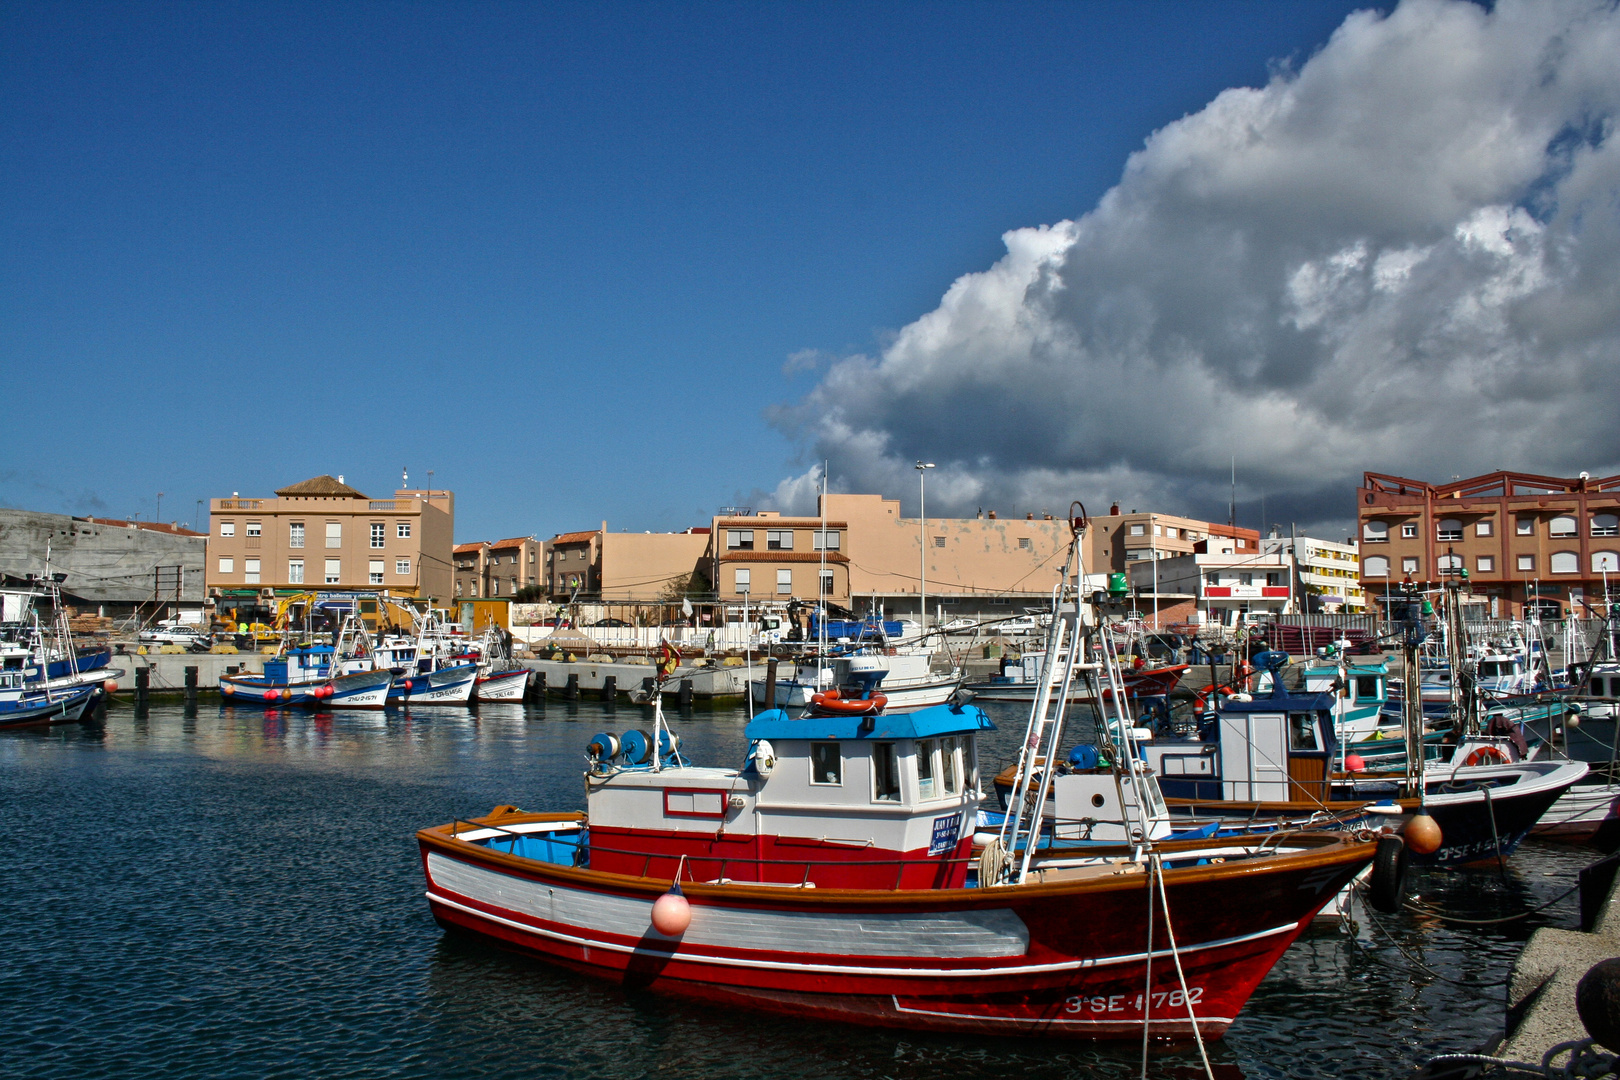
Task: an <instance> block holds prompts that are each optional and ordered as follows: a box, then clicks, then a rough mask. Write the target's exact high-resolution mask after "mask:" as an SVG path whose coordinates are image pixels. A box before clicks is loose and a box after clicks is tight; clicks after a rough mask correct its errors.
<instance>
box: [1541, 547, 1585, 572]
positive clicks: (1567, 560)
mask: <svg viewBox="0 0 1620 1080" xmlns="http://www.w3.org/2000/svg"><path fill="white" fill-rule="evenodd" d="M1548 565H1549V567H1550V568H1551V570H1552V572H1553V573H1555V574H1578V573H1580V570H1581V560H1580V556H1578V555H1576V554H1575V553H1574V552H1573V551H1555V552H1553V557H1552V558H1551V559H1549V560H1548Z"/></svg>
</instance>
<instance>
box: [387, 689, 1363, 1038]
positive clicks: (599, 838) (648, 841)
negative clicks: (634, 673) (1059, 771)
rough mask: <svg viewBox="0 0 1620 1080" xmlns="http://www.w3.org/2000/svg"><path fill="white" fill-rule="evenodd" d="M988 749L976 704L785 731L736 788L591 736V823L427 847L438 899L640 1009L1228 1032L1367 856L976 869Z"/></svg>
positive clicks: (1088, 861) (1000, 855) (1092, 1033)
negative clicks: (603, 981)
mask: <svg viewBox="0 0 1620 1080" xmlns="http://www.w3.org/2000/svg"><path fill="white" fill-rule="evenodd" d="M657 715H658V714H655V716H657ZM989 727H991V724H990V721H989V720H988V719H987V718H986V717H985V715H984V713H983V712H982V711H981V710H979V709H978V708H976V707H974V706H972V705H941V706H936V707H933V708H929V709H924V710H921V711H918V712H913V713H903V714H897V715H879V716H862V717H854V716H829V717H813V718H812V717H807V718H803V719H793V718H790V717H789V716H788V714H787V713H785V712H783V711H781V710H773V711H770V712H767V713H763V714H761V715H760V716H758V717H756V718H755V719H754V720H753V721H752V722H751V723H750V724H749V725H748V728H747V737H748V739H749V740H750V748H749V754H748V758H747V764H746V765H745V766H744V767H743V768H740V769H738V768H709V767H700V766H696V765H693V764H691V763H689V762H688V761H686V760H685V759H684V758H682V757H681V756H680V753H679V741H678V739H675V738H673V737H672V736H670V735H669V733H668V732H667V731H666V730H664V729H663V727H662V724H661V722H660V719H655V726H654V733H653V734H651V735H649V734H648V733H646V732H642V731H631V732H626V733H624V735H623V736H622V737H618V736H613V735H610V734H601V735H597V736H596V737H595V738H594V739H593V740H592V741H591V744H590V746H589V749H588V752H587V758H588V768H587V771H586V774H585V779H586V786H587V810H586V812H585V813H583V814H580V813H526V812H523V811H519V810H517V809H515V808H513V807H510V806H502V807H497V808H496V809H495V810H494V811H492V812H491V813H490V814H488V815H486V816H485V817H482V818H479V819H477V820H475V821H471V822H459V821H458V822H452V823H450V824H446V825H441V826H438V827H435V828H430V829H425V830H423V831H421V832H420V833H418V834H417V839H418V842H419V845H420V849H421V855H422V865H423V870H424V873H425V874H426V878H427V886H428V887H427V897H428V902H429V905H430V906H431V908H432V911H433V914H434V917H435V918H436V919H437V920H438V921H439V923H440V924H441V925H442V926H444V927H445V928H447V929H454V930H458V931H466V932H470V933H472V934H476V935H478V936H480V937H482V938H484V939H487V940H489V941H491V942H493V943H495V944H497V945H499V946H502V947H505V948H508V949H513V950H516V951H519V952H523V953H526V954H529V955H531V956H535V957H538V958H541V959H544V960H547V961H551V962H554V963H557V964H561V965H564V966H566V967H570V968H573V969H576V970H579V971H583V972H587V973H590V974H593V975H598V976H602V977H605V978H608V979H611V980H614V981H616V982H618V983H620V984H622V985H624V986H626V987H633V988H645V989H652V990H657V991H664V992H669V993H674V994H681V995H686V996H690V997H695V998H702V999H707V1000H713V1001H720V1002H725V1003H730V1004H737V1005H743V1006H749V1007H754V1008H760V1009H764V1010H769V1011H774V1012H782V1013H788V1014H792V1015H794V1016H798V1017H819V1018H825V1019H834V1020H844V1021H852V1022H858V1023H866V1024H877V1025H884V1026H893V1027H904V1028H925V1029H934V1030H942V1031H959V1032H979V1033H1035V1034H1048V1035H1063V1036H1078V1037H1084V1038H1106V1037H1121V1036H1130V1037H1135V1038H1140V1037H1141V1035H1142V1029H1143V1025H1144V1023H1148V1024H1150V1025H1151V1029H1152V1031H1153V1032H1154V1033H1158V1034H1161V1035H1166V1036H1171V1035H1177V1034H1181V1035H1186V1034H1189V1033H1190V1032H1191V1031H1192V1029H1193V1024H1194V1023H1196V1025H1197V1028H1198V1031H1199V1032H1200V1034H1203V1035H1219V1034H1220V1033H1221V1032H1223V1031H1225V1030H1226V1028H1227V1027H1228V1026H1229V1025H1230V1024H1231V1023H1232V1021H1233V1019H1234V1018H1235V1017H1236V1016H1237V1014H1238V1012H1239V1010H1240V1009H1241V1008H1242V1007H1243V1004H1244V1002H1245V1001H1246V1000H1247V999H1248V997H1249V994H1250V993H1251V992H1252V991H1253V990H1254V988H1255V986H1256V985H1257V984H1258V983H1259V982H1260V980H1261V979H1262V978H1263V977H1264V976H1265V974H1266V972H1267V971H1269V970H1270V969H1271V966H1272V965H1273V964H1274V963H1275V962H1276V960H1277V958H1278V957H1279V956H1280V955H1281V954H1282V953H1283V951H1284V950H1285V949H1287V947H1288V945H1289V943H1290V942H1292V941H1293V940H1294V939H1295V937H1296V936H1298V934H1299V933H1300V932H1301V930H1303V929H1304V928H1305V927H1306V926H1308V925H1309V924H1310V921H1311V919H1312V917H1313V916H1314V915H1315V914H1316V913H1317V911H1318V910H1319V909H1320V908H1322V906H1323V905H1324V904H1326V903H1327V902H1328V901H1329V900H1330V899H1331V898H1332V897H1333V895H1334V894H1335V893H1336V892H1338V891H1339V890H1340V889H1341V888H1343V887H1344V886H1345V884H1346V883H1347V882H1349V881H1350V880H1351V878H1353V877H1354V876H1355V875H1356V874H1357V873H1359V872H1360V871H1361V870H1362V869H1363V868H1364V867H1366V866H1367V865H1368V863H1369V862H1370V860H1371V859H1372V857H1373V852H1374V845H1373V844H1372V843H1369V842H1366V841H1364V840H1358V839H1356V838H1353V837H1350V836H1347V835H1345V834H1342V833H1339V834H1329V833H1323V834H1296V835H1290V836H1285V837H1276V836H1273V837H1270V838H1267V839H1262V838H1258V837H1256V838H1253V839H1248V838H1242V839H1239V840H1226V841H1212V840H1197V841H1156V842H1152V843H1147V844H1137V845H1135V846H1119V847H1095V848H1091V849H1087V850H1085V851H1075V850H1062V851H1047V852H1031V853H1030V858H1028V859H1024V858H1022V853H1021V852H1020V851H1019V850H1018V847H1017V843H1016V838H1017V833H1016V832H1014V833H1013V837H1014V841H1015V842H1014V846H1013V855H1012V857H1009V856H1008V854H1007V851H1006V848H1005V847H1004V846H1003V845H1002V844H1001V843H1000V842H999V841H996V842H993V843H991V844H989V846H988V847H986V848H985V849H984V851H983V853H981V854H980V855H979V856H978V857H975V855H974V851H973V844H974V837H973V835H972V825H971V823H972V822H974V821H975V819H976V815H977V812H978V806H979V802H980V798H981V796H980V790H979V775H978V760H977V750H976V739H977V735H978V733H979V732H980V731H982V730H985V729H988V728H989ZM654 746H657V747H658V748H659V752H656V753H655V752H654V751H653V747H654ZM964 822H966V823H968V824H967V825H966V827H964ZM1026 847H1027V844H1026ZM1167 913H1168V916H1167Z"/></svg>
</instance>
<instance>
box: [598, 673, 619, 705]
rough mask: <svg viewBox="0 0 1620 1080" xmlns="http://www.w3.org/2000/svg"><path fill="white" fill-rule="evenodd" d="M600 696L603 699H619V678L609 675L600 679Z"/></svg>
mask: <svg viewBox="0 0 1620 1080" xmlns="http://www.w3.org/2000/svg"><path fill="white" fill-rule="evenodd" d="M601 698H602V700H603V701H617V700H619V680H618V678H617V677H616V676H613V675H609V676H607V677H605V678H604V679H603V680H602V693H601Z"/></svg>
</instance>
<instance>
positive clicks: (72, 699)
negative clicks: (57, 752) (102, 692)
mask: <svg viewBox="0 0 1620 1080" xmlns="http://www.w3.org/2000/svg"><path fill="white" fill-rule="evenodd" d="M99 689H100V687H99V686H92V685H82V686H74V687H70V688H67V689H64V690H53V689H49V688H46V687H42V686H36V685H32V684H31V683H30V682H29V681H28V680H27V679H26V678H25V677H24V674H23V672H22V671H20V670H17V669H12V670H9V671H0V729H4V728H18V727H31V726H35V725H42V724H63V723H72V722H73V721H75V720H82V719H83V718H84V715H85V713H86V712H88V711H89V710H90V708H91V706H92V705H93V704H94V703H95V699H96V695H97V692H98V690H99Z"/></svg>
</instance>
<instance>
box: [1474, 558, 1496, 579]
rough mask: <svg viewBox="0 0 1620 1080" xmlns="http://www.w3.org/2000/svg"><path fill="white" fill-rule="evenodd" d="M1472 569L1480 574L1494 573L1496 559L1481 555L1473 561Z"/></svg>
mask: <svg viewBox="0 0 1620 1080" xmlns="http://www.w3.org/2000/svg"><path fill="white" fill-rule="evenodd" d="M1474 564H1475V566H1474V568H1475V569H1476V570H1478V571H1479V572H1480V573H1482V574H1491V573H1495V572H1496V557H1495V556H1494V555H1481V556H1480V557H1479V558H1477V559H1475V560H1474Z"/></svg>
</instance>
